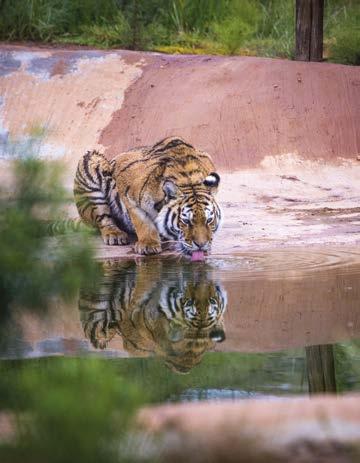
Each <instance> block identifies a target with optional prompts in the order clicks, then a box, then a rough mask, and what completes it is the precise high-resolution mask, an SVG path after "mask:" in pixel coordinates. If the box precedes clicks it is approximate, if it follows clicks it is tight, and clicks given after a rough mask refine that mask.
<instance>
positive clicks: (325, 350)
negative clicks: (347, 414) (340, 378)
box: [305, 344, 336, 394]
mask: <svg viewBox="0 0 360 463" xmlns="http://www.w3.org/2000/svg"><path fill="white" fill-rule="evenodd" d="M305 351H306V369H307V376H308V383H309V392H310V394H316V393H324V392H332V393H334V392H335V393H336V376H335V361H334V350H333V346H332V345H331V344H329V345H320V346H309V347H306V348H305Z"/></svg>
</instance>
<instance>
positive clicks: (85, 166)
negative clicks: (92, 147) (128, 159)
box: [74, 151, 130, 245]
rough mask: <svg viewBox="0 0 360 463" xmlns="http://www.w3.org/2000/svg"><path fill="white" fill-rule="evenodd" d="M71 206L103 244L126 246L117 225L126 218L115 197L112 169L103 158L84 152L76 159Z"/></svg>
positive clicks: (126, 236)
mask: <svg viewBox="0 0 360 463" xmlns="http://www.w3.org/2000/svg"><path fill="white" fill-rule="evenodd" d="M74 196H75V203H76V207H77V209H78V212H79V214H80V217H81V218H82V220H83V221H84V222H85V223H87V224H89V225H92V226H94V227H96V228H98V229H99V231H100V233H101V236H102V239H103V241H104V243H105V244H108V245H118V244H129V243H130V236H129V234H128V233H127V232H126V231H124V230H121V229H120V228H119V227H118V224H117V223H119V222H120V223H121V222H122V216H125V215H126V211H125V206H124V205H123V204H122V202H121V201H120V199H119V195H118V194H117V189H116V183H115V181H114V179H113V177H112V168H111V165H110V163H109V162H108V160H107V159H105V157H104V156H102V155H101V154H99V153H98V152H96V151H91V152H90V151H88V152H87V153H86V154H85V156H84V157H83V158H82V159H81V160H80V162H79V165H78V168H77V171H76V175H75V182H74Z"/></svg>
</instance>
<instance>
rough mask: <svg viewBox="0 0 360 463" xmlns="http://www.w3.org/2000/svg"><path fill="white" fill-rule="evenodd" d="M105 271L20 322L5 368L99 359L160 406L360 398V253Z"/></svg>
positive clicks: (119, 263) (4, 353)
mask: <svg viewBox="0 0 360 463" xmlns="http://www.w3.org/2000/svg"><path fill="white" fill-rule="evenodd" d="M99 265H100V267H101V276H100V278H98V279H96V280H95V281H92V282H89V284H88V285H87V286H86V287H83V288H79V296H78V298H77V300H74V301H72V302H70V303H64V302H63V301H61V300H54V301H53V304H52V306H51V307H50V308H49V311H48V312H47V313H46V314H43V315H41V316H39V315H35V314H34V313H31V312H28V311H26V310H25V311H24V310H23V311H20V310H18V311H17V312H16V313H14V314H13V317H12V319H11V320H10V321H9V323H8V325H7V328H6V330H5V331H4V332H3V333H2V343H1V349H0V356H1V358H3V359H8V360H10V359H27V360H24V361H25V362H33V364H34V362H35V360H31V359H33V358H34V357H36V358H40V359H39V360H36V362H37V363H36V364H37V365H38V364H39V362H40V365H41V362H42V361H44V360H45V359H44V360H41V358H44V357H52V356H58V355H65V356H101V357H104V361H111V362H113V363H115V364H116V367H117V369H118V371H119V374H122V375H123V376H126V377H128V378H129V379H131V380H132V381H135V382H136V383H138V384H139V385H140V386H145V387H147V388H148V389H149V390H151V391H153V392H152V394H153V397H154V398H155V400H159V401H162V400H182V401H192V400H204V399H219V398H227V399H241V398H254V399H256V398H259V397H264V396H266V397H268V398H279V397H284V396H287V395H292V394H304V393H306V394H307V393H309V392H310V393H317V392H324V391H325V392H326V391H327V392H342V391H349V390H359V389H360V342H359V341H358V339H360V319H359V301H360V285H359V275H360V254H358V253H357V252H353V251H346V250H345V251H344V250H341V251H338V250H329V251H326V250H321V251H316V250H312V249H310V250H293V251H291V250H290V251H289V250H286V251H285V250H277V251H271V252H266V253H260V252H248V253H246V254H239V255H236V256H232V257H227V258H217V257H215V256H214V257H212V258H211V259H208V260H207V261H206V262H198V263H191V262H189V261H187V260H182V259H180V260H179V259H174V258H171V257H167V258H146V259H138V260H136V261H134V260H108V261H103V262H100V263H99ZM47 361H48V360H47Z"/></svg>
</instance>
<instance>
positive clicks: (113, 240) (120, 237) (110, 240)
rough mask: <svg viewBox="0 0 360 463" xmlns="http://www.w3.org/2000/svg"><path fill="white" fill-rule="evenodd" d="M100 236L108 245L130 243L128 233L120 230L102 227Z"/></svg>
mask: <svg viewBox="0 0 360 463" xmlns="http://www.w3.org/2000/svg"><path fill="white" fill-rule="evenodd" d="M101 236H102V239H103V241H104V243H105V244H107V245H109V246H116V245H125V244H129V243H130V238H129V235H128V234H127V233H125V232H123V231H121V230H114V229H112V228H104V229H102V230H101Z"/></svg>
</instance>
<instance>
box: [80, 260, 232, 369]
mask: <svg viewBox="0 0 360 463" xmlns="http://www.w3.org/2000/svg"><path fill="white" fill-rule="evenodd" d="M103 266H104V269H103V274H102V276H101V278H100V279H98V280H97V282H96V284H95V285H93V287H92V288H90V289H89V287H88V288H83V289H81V291H80V295H79V303H78V307H79V311H80V320H81V323H82V327H83V330H84V335H85V337H86V338H87V339H88V340H89V341H90V342H91V344H92V346H93V347H94V348H95V349H106V348H107V347H108V346H109V344H110V343H111V340H112V339H114V337H115V336H117V335H119V336H121V338H122V341H123V347H124V349H125V350H126V351H127V352H128V353H129V354H130V355H133V356H136V357H147V356H151V355H155V356H157V357H160V358H161V359H163V361H164V363H165V365H166V366H167V367H169V368H170V369H171V370H172V371H174V372H176V373H188V372H189V371H190V370H191V369H192V368H193V367H195V366H196V365H197V364H199V363H200V362H201V360H202V357H203V355H204V353H205V352H206V351H208V350H210V349H213V348H214V346H215V343H219V342H222V341H224V340H225V327H224V320H223V316H224V313H225V310H226V305H227V295H226V291H225V289H224V288H223V287H222V286H221V284H220V283H218V282H217V281H216V279H214V278H213V277H212V275H211V269H209V266H208V264H205V265H204V264H202V263H201V264H200V263H198V264H196V263H195V264H192V265H190V264H187V265H186V264H184V263H182V264H179V263H178V262H175V261H172V260H169V259H166V261H164V260H163V259H155V260H150V261H147V262H143V263H142V264H141V265H137V264H136V262H135V261H134V260H132V261H130V260H128V261H118V262H116V261H112V262H108V263H105V264H103Z"/></svg>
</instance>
